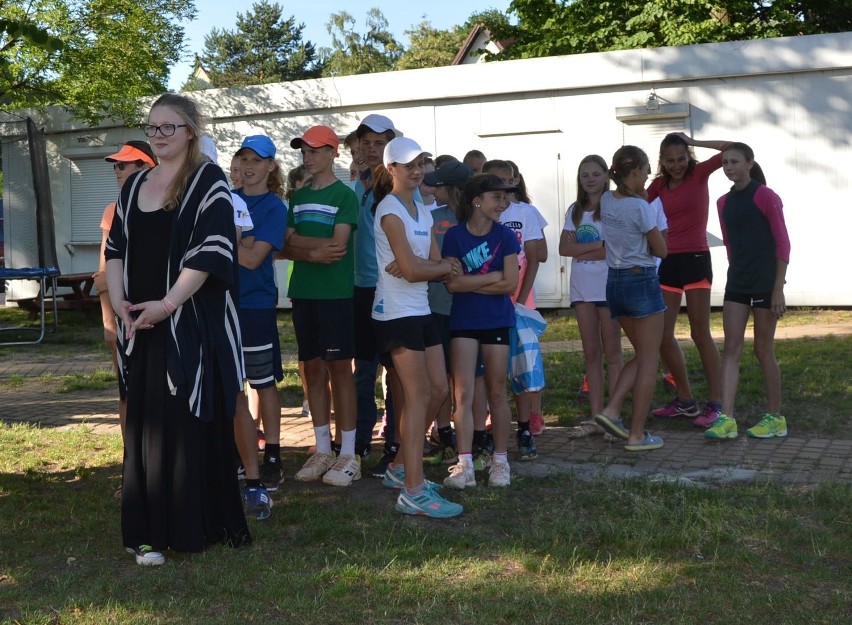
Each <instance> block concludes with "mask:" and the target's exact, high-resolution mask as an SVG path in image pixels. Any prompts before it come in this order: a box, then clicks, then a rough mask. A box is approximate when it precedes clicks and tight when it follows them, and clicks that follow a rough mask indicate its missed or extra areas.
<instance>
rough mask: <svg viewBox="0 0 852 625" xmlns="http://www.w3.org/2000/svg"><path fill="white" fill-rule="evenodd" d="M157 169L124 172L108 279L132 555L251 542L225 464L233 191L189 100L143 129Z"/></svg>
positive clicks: (237, 369) (234, 327) (233, 310)
mask: <svg viewBox="0 0 852 625" xmlns="http://www.w3.org/2000/svg"><path fill="white" fill-rule="evenodd" d="M143 129H144V131H145V134H146V136H148V137H149V142H150V144H151V148H152V150H153V151H154V154H156V155H157V157H158V159H159V161H160V167H159V168H158V169H157V170H156V171H155V170H150V171H145V172H140V174H136V175H134V176H133V177H131V178H129V179H128V180H127V184H125V185H124V187H123V188H122V191H121V194H120V196H119V200H118V203H117V205H116V214H115V219H114V221H113V225H112V229H111V231H110V235H109V239H108V241H107V245H106V250H105V256H106V259H107V269H106V272H107V281H108V286H109V291H110V298H111V302H112V306H113V310H114V311H115V313H116V316H117V317H118V327H119V332H118V339H117V340H118V351H119V354H120V355H121V358H122V367H121V368H120V369H121V374H122V375H123V376H124V377H125V381H126V383H127V389H128V410H127V429H126V434H125V445H124V467H123V471H124V475H123V489H122V497H121V528H122V536H123V541H124V546H125V548H126V549H127V551H129V552H131V553H133V554H135V557H136V562H137V563H139V564H145V565H156V564H163V563H164V562H165V557H164V555H163V551H165V550H166V549H174V550H176V551H201V550H202V549H204V548H205V547H207V546H208V545H210V544H214V543H228V544H230V545H233V546H238V545H241V544H245V543H248V542H250V541H251V537H250V535H249V532H248V527H247V525H246V521H245V516H244V514H243V508H242V500H241V497H240V491H239V487H238V484H237V476H236V472H235V471H234V467H233V462H232V458H233V448H234V439H233V421H232V415H233V414H234V407H235V402H236V396H237V393H239V392H240V391H241V388H242V380H243V366H242V357H241V345H240V332H239V322H238V320H237V297H238V296H237V294H238V289H237V283H236V275H237V263H236V260H235V257H236V254H235V250H236V243H235V234H234V233H235V230H234V222H233V207H232V204H231V194H230V191H229V188H228V185H227V182H226V180H225V175H224V173H223V172H222V170H221V169H219V167H217V166H216V165H213V164H212V163H209V162H205V161H204V159H202V157H201V152H200V149H199V138H200V137H201V135H202V131H201V128H200V123H199V114H198V110H197V107H196V105H195V103H194V102H193V101H192V100H190V99H188V98H186V97H184V96H180V95H176V94H168V93H167V94H164V95H163V96H161V97H160V98H159V99H158V100H157V101H156V102H155V103H154V105H153V106H152V107H151V111H150V113H149V115H148V123H147V124H146V125H145V126H143Z"/></svg>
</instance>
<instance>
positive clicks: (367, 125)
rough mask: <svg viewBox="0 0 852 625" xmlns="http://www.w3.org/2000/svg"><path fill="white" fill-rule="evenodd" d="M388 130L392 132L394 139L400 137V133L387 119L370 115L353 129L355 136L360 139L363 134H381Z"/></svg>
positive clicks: (382, 116) (374, 114) (373, 114)
mask: <svg viewBox="0 0 852 625" xmlns="http://www.w3.org/2000/svg"><path fill="white" fill-rule="evenodd" d="M388 130H390V131H392V132H393V134H394V136H395V137H401V136H402V133H401V132H400V131H399V130H397V129H396V127H395V126H394V125H393V122H392V121H391V120H390V118H389V117H385V116H384V115H377V114H376V113H371V114H370V115H367V116H366V117H365V118H364V119H362V120H361V123H360V124H358V128H356V129H355V135H356V136H357V137H359V138H360V137H361V135H363V134H364V133H365V132H369V131H372V132H375V133H377V134H382V133H383V132H387V131H388Z"/></svg>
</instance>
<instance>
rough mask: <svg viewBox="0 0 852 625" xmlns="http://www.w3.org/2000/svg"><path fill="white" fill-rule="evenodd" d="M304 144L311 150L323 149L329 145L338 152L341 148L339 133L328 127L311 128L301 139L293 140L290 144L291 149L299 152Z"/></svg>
mask: <svg viewBox="0 0 852 625" xmlns="http://www.w3.org/2000/svg"><path fill="white" fill-rule="evenodd" d="M303 144H304V145H307V146H308V147H311V148H321V147H323V146H326V145H327V146H328V147H330V148H334V149H335V150H336V149H337V148H338V147H339V146H340V139H339V138H338V137H337V133H335V132H334V131H333V130H332V129H331V128H329V127H328V126H311V127H310V128H308V130H307V131H306V132H305V134H303V135H302V136H301V137H299V138H297V139H293V140H292V141H291V142H290V147H291V148H295V149H297V150H299V149H301V147H302V145H303Z"/></svg>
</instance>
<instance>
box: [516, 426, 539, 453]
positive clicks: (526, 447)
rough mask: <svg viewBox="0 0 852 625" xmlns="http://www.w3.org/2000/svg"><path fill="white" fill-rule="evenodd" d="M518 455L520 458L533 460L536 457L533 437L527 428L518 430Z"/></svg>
mask: <svg viewBox="0 0 852 625" xmlns="http://www.w3.org/2000/svg"><path fill="white" fill-rule="evenodd" d="M518 457H519V458H520V459H521V460H534V459H535V458H538V451H537V450H536V448H535V437H534V436H533V435H532V434H530V431H529V430H524V431H523V432H518Z"/></svg>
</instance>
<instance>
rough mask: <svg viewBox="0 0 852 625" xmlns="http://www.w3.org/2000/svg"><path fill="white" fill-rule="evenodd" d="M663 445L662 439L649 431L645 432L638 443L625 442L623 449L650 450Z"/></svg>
mask: <svg viewBox="0 0 852 625" xmlns="http://www.w3.org/2000/svg"><path fill="white" fill-rule="evenodd" d="M662 446H663V439H662V438H660V437H659V436H654V435H653V434H651V433H650V432H645V438H643V439H642V441H641V442H639V443H627V444H626V445H625V446H624V449H626V450H627V451H650V450H652V449H659V448H660V447H662Z"/></svg>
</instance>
